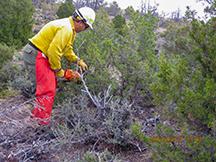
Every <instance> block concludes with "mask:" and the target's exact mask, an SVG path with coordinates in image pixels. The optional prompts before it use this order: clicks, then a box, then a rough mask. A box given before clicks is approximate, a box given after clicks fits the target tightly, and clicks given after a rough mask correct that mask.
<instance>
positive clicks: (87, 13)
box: [75, 7, 95, 29]
mask: <svg viewBox="0 0 216 162" xmlns="http://www.w3.org/2000/svg"><path fill="white" fill-rule="evenodd" d="M75 13H76V15H78V16H79V17H80V18H81V20H83V21H84V22H85V23H86V24H88V25H89V27H90V28H91V29H93V27H92V24H93V23H94V21H95V12H94V10H93V9H91V8H89V7H81V8H80V9H77V10H76V11H75Z"/></svg>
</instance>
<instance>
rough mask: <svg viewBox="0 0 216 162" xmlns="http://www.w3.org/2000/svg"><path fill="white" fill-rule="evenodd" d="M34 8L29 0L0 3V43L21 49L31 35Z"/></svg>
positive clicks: (9, 0) (11, 0)
mask: <svg viewBox="0 0 216 162" xmlns="http://www.w3.org/2000/svg"><path fill="white" fill-rule="evenodd" d="M33 12H34V8H33V5H32V1H31V0H23V1H18V0H8V1H1V2H0V15H1V19H0V26H1V27H0V42H1V43H5V44H7V45H8V46H17V47H21V46H22V45H24V44H25V43H26V42H27V41H28V38H29V37H30V35H31V33H32V32H31V30H32V23H33V21H32V15H33Z"/></svg>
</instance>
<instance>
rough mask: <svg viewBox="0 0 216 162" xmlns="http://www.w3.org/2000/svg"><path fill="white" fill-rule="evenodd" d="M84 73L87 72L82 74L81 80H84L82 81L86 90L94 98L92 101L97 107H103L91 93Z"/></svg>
mask: <svg viewBox="0 0 216 162" xmlns="http://www.w3.org/2000/svg"><path fill="white" fill-rule="evenodd" d="M84 74H85V73H83V74H81V75H80V79H81V81H82V83H83V86H84V88H85V91H86V93H87V94H88V96H89V97H90V99H91V100H92V102H93V103H94V105H95V106H96V107H97V108H100V107H101V104H100V103H98V102H97V101H95V99H94V97H93V96H92V95H91V93H90V91H89V89H88V87H87V85H86V82H85V80H84V79H83V76H84Z"/></svg>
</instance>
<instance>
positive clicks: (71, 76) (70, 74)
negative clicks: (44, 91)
mask: <svg viewBox="0 0 216 162" xmlns="http://www.w3.org/2000/svg"><path fill="white" fill-rule="evenodd" d="M64 78H65V79H66V80H73V81H78V80H80V74H79V73H78V72H77V71H73V70H71V69H66V70H65V73H64Z"/></svg>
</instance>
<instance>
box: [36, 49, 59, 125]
mask: <svg viewBox="0 0 216 162" xmlns="http://www.w3.org/2000/svg"><path fill="white" fill-rule="evenodd" d="M35 69H36V104H35V107H34V109H33V110H32V117H33V118H36V119H37V120H38V122H39V124H41V125H48V124H49V123H50V118H51V112H52V106H53V103H54V98H55V94H56V84H57V83H56V77H55V73H54V71H53V70H52V69H51V68H50V65H49V62H48V59H47V58H46V57H45V56H44V55H43V54H42V53H41V52H38V55H37V57H36V68H35Z"/></svg>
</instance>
